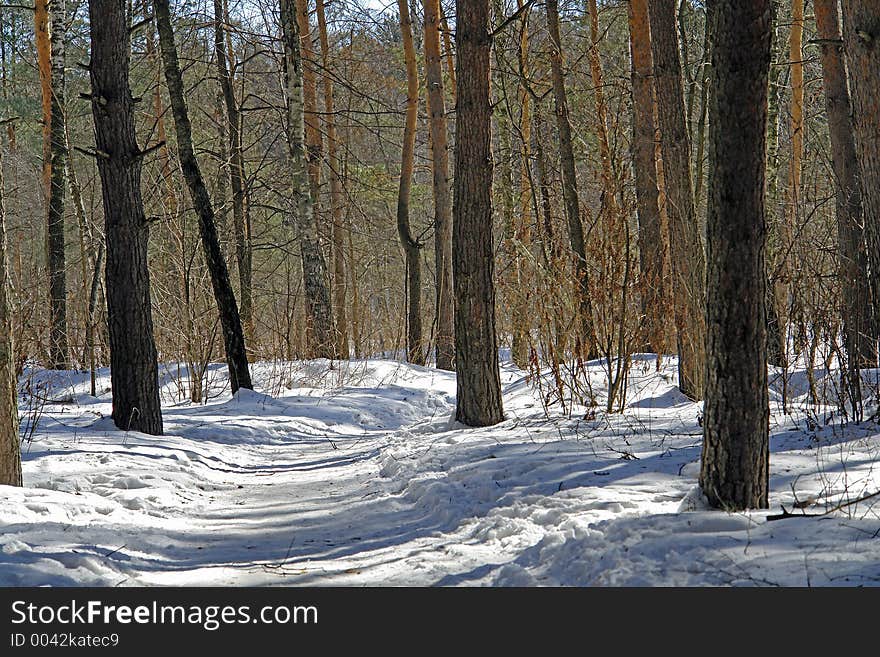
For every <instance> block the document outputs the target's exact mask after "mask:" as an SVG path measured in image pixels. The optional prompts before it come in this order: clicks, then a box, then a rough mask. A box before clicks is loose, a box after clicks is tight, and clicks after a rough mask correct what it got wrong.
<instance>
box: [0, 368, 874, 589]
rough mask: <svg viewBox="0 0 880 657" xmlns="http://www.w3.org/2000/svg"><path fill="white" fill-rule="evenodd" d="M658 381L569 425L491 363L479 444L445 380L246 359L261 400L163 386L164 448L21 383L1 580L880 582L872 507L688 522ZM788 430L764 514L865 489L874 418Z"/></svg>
mask: <svg viewBox="0 0 880 657" xmlns="http://www.w3.org/2000/svg"><path fill="white" fill-rule="evenodd" d="M594 369H595V371H594V372H591V376H594V377H595V379H596V381H595V384H596V385H595V386H594V389H596V390H598V389H600V388H601V384H602V377H603V374H602V370H601V368H600V367H599V366H598V365H597V366H595V368H594ZM673 372H674V361H673V362H672V363H669V364H668V365H667V367H666V368H665V369H664V370H662V371H661V372H659V373H658V372H654V371H653V364H652V363H649V361H647V360H646V361H645V362H644V363H643V364H637V366H636V367H635V368H634V370H633V372H632V374H631V379H630V389H629V400H628V407H627V410H626V412H625V413H622V414H616V415H604V414H601V413H597V412H596V411H595V409H590V408H576V409H574V410H575V411H576V412H572V414H571V416H570V417H569V416H566V415H563V414H561V413H559V412H558V411H551V413H550V414H549V415H547V414H546V413H545V411H544V409H543V407H542V405H541V401H540V396H539V395H538V394H537V393H536V391H535V390H534V389H533V388H532V386H531V385H530V384H529V383H528V382H527V381H526V380H525V375H524V373H523V372H521V371H519V370H516V369H515V368H513V367H512V366H506V367H505V368H503V381H504V389H505V399H504V401H505V410H506V414H507V418H508V419H507V420H506V421H505V422H504V423H502V424H501V425H498V426H496V427H488V428H482V429H472V428H468V427H464V426H461V425H458V424H456V423H454V422H453V421H452V417H453V411H454V402H455V399H454V395H455V380H454V376H453V375H451V374H449V373H447V372H442V371H437V370H433V369H430V368H419V367H413V366H409V365H404V364H400V363H396V362H389V361H379V360H372V361H355V362H352V363H343V364H336V366H335V367H334V368H332V369H331V368H330V367H329V364H328V363H327V362H326V361H323V362H309V363H299V364H280V365H279V364H258V365H257V366H255V367H254V378H255V382H257V387H258V389H259V390H260V392H252V391H249V390H241V391H239V393H238V394H237V395H236V396H235V397H234V398H230V397H229V395H228V392H227V393H225V394H224V393H222V392H220V391H222V389H223V387H224V385H225V381H224V378H223V373H222V368H221V367H219V366H218V367H216V368H214V369H212V370H211V372H210V375H211V377H213V380H212V381H211V382H210V384H209V387H208V389H209V390H211V391H213V394H217V395H218V397H217V398H216V399H212V400H210V401H209V402H207V403H205V404H190V403H188V402H184V401H181V398H182V397H183V393H184V390H183V388H182V387H181V381H182V380H184V379H185V377H184V379H182V378H181V374H180V373H178V372H177V371H176V370H175V371H173V372H166V373H165V375H164V376H163V383H164V385H163V412H164V421H165V431H166V435H164V436H159V437H154V436H147V435H144V434H139V433H135V432H124V431H119V430H117V429H116V428H115V427H114V426H113V424H112V421H111V420H110V418H109V417H108V416H109V413H110V405H109V393H108V391H106V389H104V388H102V389H104V393H103V394H102V395H101V396H100V397H99V398H97V399H96V398H92V397H89V396H88V395H87V394H85V392H84V391H85V390H87V389H88V388H87V376H86V375H83V374H80V373H74V372H70V373H62V374H59V373H55V372H45V371H36V372H31V373H29V376H28V377H27V381H26V385H24V387H25V388H26V389H27V391H28V392H29V395H28V396H25V397H23V398H22V412H23V413H24V415H25V421H24V427H23V428H24V432H25V434H26V437H27V439H26V441H25V443H24V445H23V449H24V466H25V486H26V487H25V488H23V489H16V488H9V487H0V585H4V586H20V585H28V586H34V585H54V586H65V585H85V586H141V585H147V586H151V585H171V586H181V585H210V586H266V585H282V586H291V585H292V586H314V585H334V586H339V585H341V586H363V585H368V586H374V585H391V586H412V585H444V586H445V585H514V586H523V585H525V586H534V585H612V586H615V585H642V586H656V585H679V586H692V585H727V584H733V585H763V584H778V585H797V586H802V585H807V584H809V585H823V584H833V585H875V584H876V583H877V582H878V581H880V539H878V538H877V536H878V533H880V522H878V514H877V511H878V510H880V507H876V508H875V507H873V506H872V505H870V503H868V502H866V503H864V504H860V505H854V508H850V509H848V512H847V513H844V514H842V513H837V514H835V515H834V516H831V517H826V518H821V519H795V520H786V521H781V522H774V523H768V522H766V515H767V513H766V512H755V513H747V514H726V513H723V512H717V511H708V510H705V509H704V508H703V506H702V502H701V500H700V498H699V495H698V494H696V491H695V484H696V476H697V474H698V462H699V449H700V448H699V441H700V427H699V423H698V420H699V413H700V406H699V405H698V404H693V403H691V402H689V401H688V400H687V399H685V398H684V397H683V396H681V395H680V394H679V393H678V392H677V390H676V389H675V387H674V381H673V376H672V373H673ZM101 374H102V378H101V380H100V382H99V383H100V384H101V385H103V386H107V385H109V383H108V381H109V377H108V376H107V372H106V371H105V372H102V373H101ZM184 375H185V373H184ZM790 385H793V383H791V382H790ZM43 404H44V405H43ZM775 417H777V416H774V418H775ZM779 417H780V418H781V419H779V422H780V423H781V424H779V425H778V426H776V427H775V428H774V437H773V438H772V441H771V442H772V444H773V454H772V456H771V468H772V472H773V476H772V480H771V489H772V496H771V504H772V505H773V506H774V507H776V510H778V506H779V504H785V505H786V506H787V507H789V508H790V507H791V505H792V504H793V503H794V502H795V501H803V500H807V499H810V498H811V496H812V498H815V501H816V504H817V505H820V506H817V507H815V508H820V509H821V508H823V507H822V506H821V505H823V504H826V503H833V502H837V501H840V500H841V499H845V498H846V497H847V496H849V497H850V498H853V499H854V498H855V497H857V496H858V494H859V493H860V492H861V491H867V490H871V487H874V489H876V488H877V487H878V484H880V476H875V472H874V470H875V468H874V464H875V462H876V458H877V454H878V446H880V439H878V436H877V435H876V427H875V426H874V425H873V424H864V425H863V426H861V427H858V426H848V427H846V428H840V427H838V426H836V425H834V424H833V423H831V424H830V425H829V426H828V427H823V428H819V427H818V426H814V427H813V428H812V429H809V426H808V425H807V424H806V423H804V427H805V428H804V429H801V428H800V424H798V420H797V418H795V419H794V420H792V419H791V418H789V417H784V416H781V415H780V416H779ZM803 418H806V419H809V417H808V414H804V415H803ZM35 420H36V421H37V423H36V426H35V429H33V430H32V428H33V427H34V421H35Z"/></svg>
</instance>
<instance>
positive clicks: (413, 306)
mask: <svg viewBox="0 0 880 657" xmlns="http://www.w3.org/2000/svg"><path fill="white" fill-rule="evenodd" d="M397 8H398V11H399V12H400V31H401V33H402V35H403V53H404V60H405V62H406V123H405V125H404V129H403V154H402V155H401V158H400V188H399V190H398V193H397V234H398V236H399V237H400V244H401V246H402V247H403V252H404V255H405V258H406V307H407V319H406V327H407V331H406V354H407V360H408V361H409V362H410V363H415V364H416V365H424V364H425V353H424V349H423V347H422V263H421V259H420V254H419V251H420V249H421V247H422V245H421V244H420V243H419V242H418V240H417V239H416V238H415V237H414V236H413V234H412V229H411V227H410V221H409V197H410V188H411V186H412V174H413V162H414V157H415V147H416V120H417V119H418V112H419V105H418V103H419V71H418V67H417V66H416V51H415V48H414V47H413V37H412V19H411V18H410V15H409V4H408V3H407V0H397Z"/></svg>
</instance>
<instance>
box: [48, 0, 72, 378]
mask: <svg viewBox="0 0 880 657" xmlns="http://www.w3.org/2000/svg"><path fill="white" fill-rule="evenodd" d="M49 16H50V32H51V37H50V42H51V51H52V55H51V75H52V100H51V118H50V121H49V124H50V128H49V135H50V152H51V164H50V180H49V204H48V221H47V238H48V239H47V244H48V268H49V297H50V299H51V307H52V313H51V320H50V328H49V363H50V366H51V367H52V369H57V370H63V369H67V368H68V367H69V353H68V344H67V272H66V258H65V254H64V194H65V192H66V190H67V131H66V129H65V127H64V112H65V107H64V87H65V82H64V78H65V75H64V66H65V62H66V55H65V39H66V23H67V9H66V4H65V0H52V7H51V12H50V14H49Z"/></svg>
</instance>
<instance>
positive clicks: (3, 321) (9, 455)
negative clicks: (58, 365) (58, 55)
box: [0, 147, 22, 486]
mask: <svg viewBox="0 0 880 657" xmlns="http://www.w3.org/2000/svg"><path fill="white" fill-rule="evenodd" d="M3 186H4V181H3V148H2V147H0V486H21V485H22V479H21V439H20V438H19V435H18V385H17V382H16V380H15V347H14V345H13V341H12V308H11V307H10V305H9V270H8V267H7V264H6V208H5V206H4V203H3V196H4V194H3V193H4V191H5V190H4V187H3Z"/></svg>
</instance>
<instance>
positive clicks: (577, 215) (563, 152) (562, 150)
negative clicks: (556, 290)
mask: <svg viewBox="0 0 880 657" xmlns="http://www.w3.org/2000/svg"><path fill="white" fill-rule="evenodd" d="M547 29H548V31H549V33H550V71H551V76H552V79H553V100H554V101H555V107H556V127H557V130H558V132H559V159H560V164H561V166H562V196H563V199H564V201H565V217H566V220H567V221H568V238H569V242H570V244H571V250H572V253H573V254H574V258H575V271H576V276H577V285H576V288H575V289H576V294H577V296H578V308H579V311H580V321H581V334H582V335H581V336H580V337H581V340H582V342H583V344H584V347H585V348H583V349H582V350H581V351H582V352H583V354H586V355H587V357H588V358H590V357H593V356H595V354H596V352H595V349H596V334H595V327H594V325H593V305H592V302H591V299H590V274H589V268H588V266H587V253H586V245H585V244H584V227H583V224H582V223H581V210H580V200H579V199H578V185H577V173H576V171H575V161H574V146H573V142H572V135H571V123H570V122H569V120H568V98H567V95H566V91H565V78H564V75H563V71H562V46H561V39H560V34H559V3H558V2H557V0H547ZM456 171H458V169H457V168H456Z"/></svg>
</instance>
